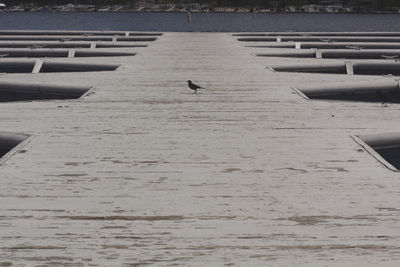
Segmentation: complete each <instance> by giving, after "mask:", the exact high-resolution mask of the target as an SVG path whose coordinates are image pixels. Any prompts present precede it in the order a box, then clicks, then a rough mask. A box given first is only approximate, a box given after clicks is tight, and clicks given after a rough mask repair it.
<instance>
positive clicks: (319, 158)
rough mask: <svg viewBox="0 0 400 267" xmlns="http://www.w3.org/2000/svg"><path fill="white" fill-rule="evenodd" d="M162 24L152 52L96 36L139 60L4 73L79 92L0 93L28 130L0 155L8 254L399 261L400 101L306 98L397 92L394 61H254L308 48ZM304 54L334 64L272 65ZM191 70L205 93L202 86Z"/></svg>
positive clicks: (90, 261) (79, 259) (61, 259)
mask: <svg viewBox="0 0 400 267" xmlns="http://www.w3.org/2000/svg"><path fill="white" fill-rule="evenodd" d="M24 34H27V35H29V33H24ZM75 34H79V33H75ZM49 35H50V34H49ZM65 35H67V34H65ZM112 35H116V33H112ZM112 35H111V36H112ZM121 35H123V36H125V37H126V35H124V33H121ZM4 36H7V35H4ZM4 36H2V39H3V40H4V39H6V38H5V37H4ZM35 36H36V37H38V36H37V35H35ZM50 36H54V35H50ZM91 36H97V34H91ZM99 36H101V35H99ZM149 36H151V35H149ZM154 36H155V37H156V40H154V41H146V42H140V44H141V45H143V44H146V45H148V46H147V47H146V46H142V47H140V46H139V47H137V46H132V47H129V46H127V47H118V44H120V43H123V44H124V45H128V44H129V43H131V44H132V45H133V44H134V42H133V41H132V42H125V41H124V42H119V41H115V42H112V41H110V43H113V44H115V45H116V47H112V48H95V51H104V52H110V51H113V52H124V53H131V55H128V56H115V57H114V56H111V57H110V56H101V55H100V56H99V57H89V58H85V57H68V56H65V57H63V58H51V57H48V58H45V59H43V58H42V60H43V62H42V63H41V64H42V66H41V68H40V69H39V70H38V71H37V73H9V72H7V71H4V70H3V71H1V72H7V73H3V74H0V78H1V79H0V91H1V88H3V87H4V88H5V87H7V86H8V87H10V86H11V88H19V89H18V90H21V91H24V90H25V91H24V93H25V94H27V93H26V90H27V89H26V88H27V87H29V86H31V85H38V84H43V85H54V88H50V87H46V88H47V89H46V90H44V91H46V92H50V93H49V95H51V96H54V94H55V93H54V91H57V92H60V91H62V93H61V94H64V95H65V94H69V93H70V92H74V97H71V98H78V99H70V100H65V99H64V100H54V99H53V98H55V97H51V99H50V100H49V99H47V100H41V101H22V102H20V101H17V102H15V99H14V101H13V102H4V103H0V121H1V125H2V129H3V132H7V134H6V133H4V134H3V135H2V136H5V137H4V138H5V140H10V139H7V138H8V136H10V135H13V134H14V137H13V138H11V139H12V140H13V142H17V143H18V142H20V141H21V142H22V143H20V145H18V146H17V147H15V148H14V149H13V150H11V152H8V153H7V151H6V152H5V153H7V154H6V155H5V157H3V162H2V165H1V166H0V168H1V174H2V175H1V176H2V178H1V179H0V196H1V199H0V201H1V204H0V210H1V211H0V266H146V265H149V266H150V265H151V266H376V265H379V266H397V265H398V263H399V262H400V248H399V244H400V237H399V231H398V229H399V220H400V208H399V203H400V194H399V190H398V184H399V181H400V176H399V175H400V174H399V173H398V172H396V168H395V167H396V166H392V165H395V163H393V164H390V163H388V162H385V161H384V159H383V158H380V156H379V154H377V153H375V152H374V151H373V149H371V148H374V147H375V146H378V145H379V144H378V143H379V141H380V140H381V139H380V135H378V137H377V138H376V139H373V138H371V136H375V135H374V134H383V135H382V136H383V137H382V139H383V140H389V139H390V140H395V139H396V134H394V137H393V134H392V135H391V136H390V138H386V134H388V133H396V132H400V124H399V123H398V120H399V114H400V106H399V105H398V104H396V103H391V101H385V98H382V99H381V100H379V101H373V100H371V99H373V96H371V95H368V97H367V98H368V99H369V100H371V101H367V102H363V101H337V100H334V97H333V96H332V95H335V92H336V91H335V90H333V89H332V90H333V91H335V92H333V93H332V92H330V93H329V94H323V95H325V96H326V95H329V96H330V97H326V98H328V99H324V100H321V99H319V100H317V99H312V98H313V97H314V96H315V95H317V98H318V96H320V95H321V94H318V92H319V91H318V90H324V88H326V87H329V86H330V87H335V86H334V85H335V84H340V85H338V86H337V88H339V89H337V90H340V88H345V89H344V90H347V89H349V88H350V89H349V90H355V91H357V90H359V91H360V90H361V89H360V88H364V87H368V86H367V85H374V86H376V88H378V89H375V87H373V86H372V87H373V88H372V89H371V88H370V89H369V91H368V90H367V93H366V94H368V93H371V92H370V91H371V90H373V91H375V92H377V91H379V95H381V94H384V97H387V98H389V99H392V98H396V97H397V92H396V88H397V89H398V82H397V81H396V79H395V77H393V75H394V76H395V75H396V74H397V73H396V71H397V69H396V68H392V69H390V70H391V71H394V74H393V73H379V75H374V73H373V72H374V71H371V69H369V70H370V71H369V72H368V73H367V74H365V73H361V74H364V75H358V74H357V71H359V70H358V69H357V68H355V67H354V69H352V70H353V73H349V68H350V67H349V66H359V65H357V64H356V63H360V64H361V62H364V61H363V60H364V59H362V60H360V59H351V61H352V62H354V64H350V65H349V64H348V63H346V62H347V60H346V62H345V60H344V59H343V58H329V59H326V58H315V57H314V58H313V57H304V58H299V57H283V56H279V57H277V56H262V57H258V56H256V54H257V53H277V52H279V53H286V52H293V51H294V52H295V51H298V50H295V46H294V44H293V47H292V48H288V47H284V46H282V47H279V45H280V44H284V42H282V43H278V44H277V43H276V42H274V41H272V42H269V43H273V44H274V45H278V47H251V46H252V45H253V46H261V45H262V44H263V43H262V42H260V41H257V42H241V41H239V40H238V38H240V37H239V36H234V35H232V34H227V33H164V34H163V35H161V36H160V35H154ZM146 37H148V36H146ZM135 38H136V37H135ZM137 38H140V36H139V37H137ZM257 38H258V37H257ZM324 38H325V37H321V39H324ZM328 38H329V36H328ZM379 38H381V37H379ZM393 38H396V37H393ZM78 39H79V38H78ZM114 39H115V38H114ZM117 39H118V38H117ZM355 39H356V38H355ZM368 40H369V42H370V39H368ZM6 42H11V41H7V40H4V41H0V43H6ZM13 42H14V41H13ZM18 42H19V43H20V42H23V40H19V41H18ZM26 42H27V43H29V45H32V44H33V45H34V43H35V42H38V43H40V46H41V47H39V48H32V47H31V48H29V47H28V49H32V51H36V49H46V50H49V48H46V47H42V46H43V43H46V42H47V43H49V44H50V43H51V42H54V41H47V40H46V41H40V40H36V41H31V40H29V41H26ZM91 42H93V41H90V42H84V41H75V40H71V42H70V41H69V40H66V41H63V42H59V44H63V45H64V44H68V43H82V44H83V43H84V44H85V46H86V47H91V46H90V43H91ZM312 42H315V38H314V39H312ZM340 42H342V41H340ZM99 43H103V44H104V43H106V42H104V41H101V42H99ZM322 43H324V44H326V45H328V44H330V43H331V42H326V41H324V42H322ZM334 43H335V42H332V44H334ZM266 44H268V42H266ZM53 45H54V44H53ZM0 46H1V44H0ZM2 47H4V46H2ZM92 47H94V45H92ZM1 49H7V50H10V48H1ZM1 49H0V54H2V53H1ZM18 49H22V48H21V47H18ZM60 49H63V50H65V48H62V47H61V48H60ZM68 49H70V48H68ZM73 49H75V48H73ZM76 49H77V50H79V49H80V48H79V47H78V48H76ZM84 49H86V50H90V48H84ZM324 49H325V48H324ZM374 49H377V48H376V47H374ZM385 49H387V46H386V47H385ZM92 50H93V48H92ZM74 53H76V52H74ZM390 56H393V54H390ZM392 59H393V58H392ZM367 61H368V62H371V61H372V62H373V63H377V64H378V65H379V64H380V65H379V66H381V65H382V64H383V65H385V64H386V63H389V62H390V63H393V62H394V63H397V62H395V60H394V59H393V60H391V59H385V58H382V59H368V60H367ZM4 62H11V63H10V64H8V65H7V64H6V65H7V67H5V68H10V66H15V64H17V63H18V62H20V64H22V65H23V66H25V67H26V69H28V70H30V69H31V68H32V67H33V65H35V60H32V59H31V58H29V59H25V58H18V59H14V58H8V57H7V56H5V57H4V58H1V59H0V68H1V66H2V65H1V64H3V63H4ZM15 62H17V63H15ZM21 62H23V63H21ZM26 62H33V63H32V64H31V63H29V64H28V63H26ZM48 63H51V64H48ZM55 63H59V64H55ZM67 63H71V64H72V63H73V64H75V65H73V66H72V67H71V65H68V64H67ZM13 64H14V65H13ZM18 64H19V63H18ZM18 64H17V65H18ZM46 64H48V65H46ZM307 64H308V65H312V66H319V65H318V64H322V65H323V64H325V65H326V64H331V65H335V66H337V65H340V67H338V68H337V69H339V70H337V69H335V68H333V69H335V71H336V70H337V72H335V71H332V72H333V73H332V72H325V73H316V72H317V71H316V70H315V68H311V71H310V69H307V70H305V72H302V73H299V72H298V71H296V69H295V70H294V71H289V72H288V71H279V70H277V69H274V68H273V67H274V66H278V65H279V66H282V65H285V66H290V65H293V66H294V65H295V66H299V65H307ZM343 64H344V65H343ZM346 64H347V65H346ZM397 64H398V63H397ZM92 65H96V66H109V65H112V66H116V65H117V66H119V67H118V68H117V69H116V70H115V71H111V70H106V71H93V69H90V68H89V67H90V66H92ZM44 66H47V67H46V69H42V68H44ZM88 66H89V67H88ZM343 66H344V69H343V68H342V67H343ZM368 66H370V65H368ZM368 66H367V67H366V68H367V69H368V68H369V67H368ZM382 68H383V69H385V68H384V67H382ZM382 68H380V71H381V72H382ZM14 69H15V68H14ZM77 69H79V70H82V69H83V70H91V71H85V72H82V71H76V70H77ZM317 69H318V67H317ZM322 69H323V68H322ZM378 69H379V68H378ZM49 70H52V71H51V72H50V71H49ZM297 70H298V69H297ZM325 70H326V68H325ZM364 70H365V69H364ZM66 71H68V72H66ZM303 71H304V68H303ZM29 72H30V71H29ZM383 72H384V71H383ZM187 80H192V81H193V82H195V83H197V84H200V85H201V86H203V87H205V88H206V89H205V90H202V91H199V92H198V93H197V94H193V93H192V91H191V90H190V89H189V88H187V85H186V81H187ZM2 83H6V84H7V86H6V85H3V86H2ZM10 84H11V85H10ZM21 84H24V85H21ZM393 84H394V85H393ZM9 85H10V86H9ZM396 85H397V87H396ZM39 87H40V86H39ZM370 87H371V86H370ZM60 88H61V89H60ZM304 88H305V89H304ZM313 88H314V89H313ZM315 88H316V89H315ZM321 88H322V89H321ZM335 88H336V87H335ZM379 88H381V89H379ZM38 90H40V89H34V90H33V91H34V93H35V92H36V93H37V92H38ZM332 90H331V91H332ZM361 91H362V90H361ZM41 92H42V91H41ZM315 92H317V93H315ZM352 92H353V91H352ZM362 92H364V93H365V91H362ZM386 92H389V93H390V95H389V93H387V94H386ZM14 93H15V92H14ZM9 94H10V93H9ZM357 96H359V95H357ZM8 97H10V98H12V97H16V96H15V95H11V96H10V95H8ZM341 97H344V96H341ZM66 98H68V97H66ZM306 98H309V99H306ZM321 98H323V97H321ZM375 98H376V97H375ZM45 99H46V98H45ZM347 100H348V99H347ZM358 100H359V99H358ZM394 102H396V101H394ZM21 136H22V137H21ZM392 137H393V138H392ZM372 139H373V140H372ZM371 140H372V141H371ZM376 140H378V141H376ZM0 141H1V140H0ZM10 142H11V141H10ZM0 143H1V142H0ZM366 144H367V145H366ZM377 144H378V145H377ZM396 144H397V147H398V146H399V145H398V143H396ZM396 144H392V143H390V142H389V144H388V145H384V146H383V147H384V149H386V148H393V147H394V148H396ZM368 145H369V146H368ZM381 148H382V147H381V146H380V147H379V149H381ZM377 151H378V149H377ZM393 153H394V152H393ZM393 153H392V154H393ZM3 154H4V153H3ZM389 154H390V153H389ZM392 154H390V155H392ZM394 154H395V153H394ZM380 155H383V154H380ZM382 157H383V156H382ZM389 161H390V160H389Z"/></svg>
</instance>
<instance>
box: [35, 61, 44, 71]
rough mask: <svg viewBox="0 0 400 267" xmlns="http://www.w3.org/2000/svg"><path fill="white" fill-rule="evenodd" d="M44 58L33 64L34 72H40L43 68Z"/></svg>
mask: <svg viewBox="0 0 400 267" xmlns="http://www.w3.org/2000/svg"><path fill="white" fill-rule="evenodd" d="M43 62H44V59H42V58H38V59H36V61H35V65H34V66H33V69H32V73H39V72H40V69H41V68H42V65H43Z"/></svg>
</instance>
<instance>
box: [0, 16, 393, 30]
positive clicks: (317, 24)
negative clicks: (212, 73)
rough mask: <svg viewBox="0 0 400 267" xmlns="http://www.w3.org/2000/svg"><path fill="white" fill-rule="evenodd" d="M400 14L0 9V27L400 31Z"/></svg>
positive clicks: (16, 28)
mask: <svg viewBox="0 0 400 267" xmlns="http://www.w3.org/2000/svg"><path fill="white" fill-rule="evenodd" d="M399 25H400V14H315V13H314V14H312V13H311V14H310V13H308V14H305V13H296V14H294V13H291V14H276V13H274V14H270V13H264V14H260V13H259V14H256V16H255V18H253V15H252V14H249V13H210V14H208V15H206V14H204V13H193V14H192V23H188V22H187V18H186V13H178V12H1V13H0V29H1V30H126V31H177V32H182V31H188V32H191V31H202V32H241V31H399V30H400V29H399Z"/></svg>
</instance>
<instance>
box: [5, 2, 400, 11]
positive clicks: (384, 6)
mask: <svg viewBox="0 0 400 267" xmlns="http://www.w3.org/2000/svg"><path fill="white" fill-rule="evenodd" d="M0 2H2V3H4V4H6V5H7V6H14V5H19V4H21V5H32V6H44V5H65V4H69V3H71V4H75V5H79V4H82V5H94V6H96V5H98V6H104V5H127V6H135V5H136V4H138V3H146V2H147V3H153V4H177V3H183V4H191V3H199V4H201V5H209V6H232V7H252V8H271V7H273V8H280V9H282V10H284V9H285V8H286V7H288V6H294V7H301V6H303V5H325V6H327V5H342V6H343V7H353V8H356V9H357V8H363V9H372V10H390V9H392V8H394V7H395V8H396V7H400V1H399V0H0Z"/></svg>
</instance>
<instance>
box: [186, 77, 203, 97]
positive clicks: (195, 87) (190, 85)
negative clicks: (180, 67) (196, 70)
mask: <svg viewBox="0 0 400 267" xmlns="http://www.w3.org/2000/svg"><path fill="white" fill-rule="evenodd" d="M187 83H188V86H189V88H190V89H192V90H194V93H195V94H196V93H197V89H204V88H203V87H201V86H199V85H197V84H194V83H192V81H191V80H189V81H187Z"/></svg>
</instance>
